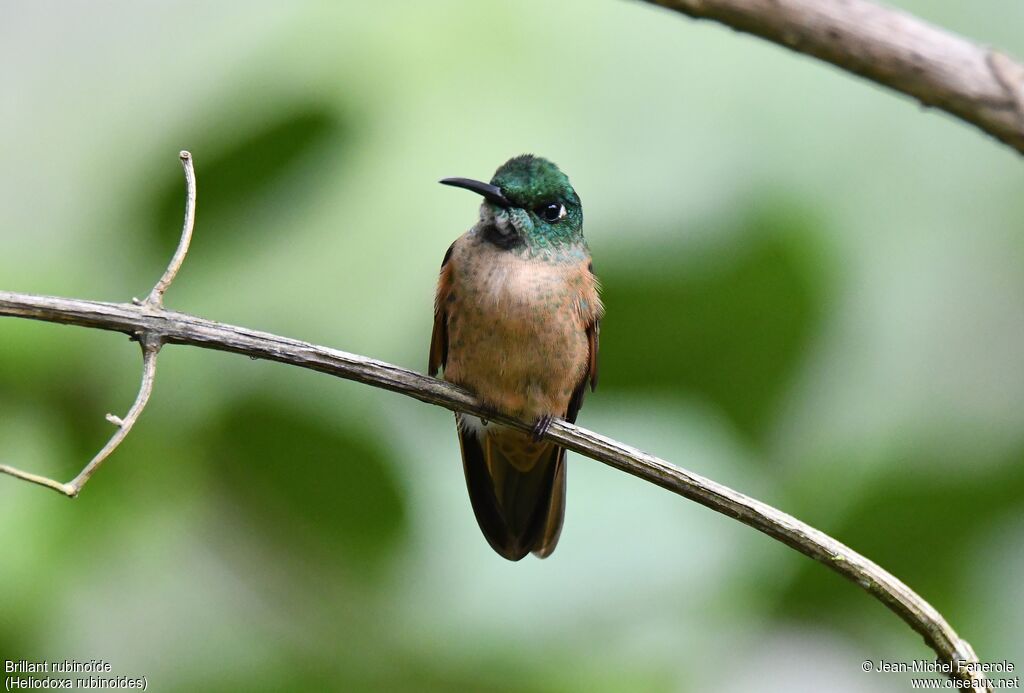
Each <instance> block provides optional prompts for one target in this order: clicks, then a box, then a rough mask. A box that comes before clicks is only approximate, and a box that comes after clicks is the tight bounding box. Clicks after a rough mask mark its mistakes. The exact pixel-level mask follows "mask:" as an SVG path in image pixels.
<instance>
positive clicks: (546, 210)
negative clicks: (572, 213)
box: [533, 202, 567, 224]
mask: <svg viewBox="0 0 1024 693" xmlns="http://www.w3.org/2000/svg"><path fill="white" fill-rule="evenodd" d="M533 211H534V213H535V214H536V215H537V216H538V217H540V218H541V219H543V220H544V221H547V222H550V223H552V224H553V223H555V222H557V221H561V220H562V219H564V218H565V215H566V214H567V212H566V211H565V205H563V204H560V203H558V202H548V203H547V204H543V205H541V206H540V207H538V208H537V209H535V210H533Z"/></svg>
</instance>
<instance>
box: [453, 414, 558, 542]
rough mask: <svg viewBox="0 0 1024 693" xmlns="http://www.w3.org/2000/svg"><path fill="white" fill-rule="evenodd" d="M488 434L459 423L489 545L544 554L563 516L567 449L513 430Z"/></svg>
mask: <svg viewBox="0 0 1024 693" xmlns="http://www.w3.org/2000/svg"><path fill="white" fill-rule="evenodd" d="M488 433H489V435H485V436H483V437H482V438H481V436H479V435H478V434H477V432H476V431H474V430H463V428H462V426H459V442H460V444H461V445H462V467H463V470H464V471H465V472H466V486H467V487H468V489H469V500H470V502H471V503H472V504H473V512H474V513H475V514H476V521H477V523H478V524H479V525H480V529H481V530H482V531H483V533H484V536H485V537H486V538H487V541H488V543H490V545H491V548H493V549H494V550H495V551H497V552H498V553H499V554H501V555H502V556H504V557H505V558H507V559H508V560H510V561H518V560H519V559H521V558H523V556H525V555H526V554H528V553H530V552H531V551H532V552H533V553H534V554H535V555H537V556H538V557H540V558H546V557H547V556H550V555H551V552H552V551H554V550H555V545H556V544H557V543H558V537H559V535H560V534H561V532H562V521H563V519H564V517H565V450H563V449H562V448H560V447H558V446H556V445H553V444H551V443H535V442H534V441H533V440H532V439H531V437H530V435H529V434H526V433H520V432H518V431H515V430H512V429H501V430H500V431H493V432H491V431H489V432H488ZM513 460H515V462H516V464H513Z"/></svg>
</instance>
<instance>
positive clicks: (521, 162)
mask: <svg viewBox="0 0 1024 693" xmlns="http://www.w3.org/2000/svg"><path fill="white" fill-rule="evenodd" d="M441 182H442V183H444V184H445V185H453V186H456V187H459V188H466V189H467V190H472V191H473V192H476V193H478V194H480V195H483V197H484V199H485V200H486V201H485V202H484V204H483V205H482V206H481V208H480V224H479V225H478V229H479V231H478V232H479V233H480V234H481V235H482V237H483V238H484V239H485V240H488V241H490V242H492V243H494V244H495V245H498V246H499V247H502V248H505V249H507V250H516V249H532V250H538V249H540V250H543V249H545V248H552V249H555V248H558V247H560V246H567V245H573V244H582V243H583V207H582V206H581V204H580V198H579V196H578V195H577V194H576V191H575V190H573V187H572V185H571V184H570V183H569V178H568V177H567V176H566V175H565V174H564V173H562V171H561V170H559V168H558V167H557V166H555V164H553V163H552V162H550V161H548V160H547V159H543V158H541V157H539V156H533V155H531V154H523V155H522V156H517V157H515V158H512V159H509V160H508V161H506V162H505V163H504V164H502V165H501V166H500V167H499V168H498V170H497V171H495V173H494V177H493V178H491V182H490V183H482V182H480V181H475V180H470V179H468V178H445V179H444V180H442V181H441Z"/></svg>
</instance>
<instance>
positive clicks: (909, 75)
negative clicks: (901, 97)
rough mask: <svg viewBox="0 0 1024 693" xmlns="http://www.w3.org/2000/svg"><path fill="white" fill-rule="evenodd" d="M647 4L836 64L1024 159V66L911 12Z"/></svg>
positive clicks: (757, 3) (727, 1) (763, 1)
mask: <svg viewBox="0 0 1024 693" xmlns="http://www.w3.org/2000/svg"><path fill="white" fill-rule="evenodd" d="M646 2H649V3H651V4H655V5H661V6H663V7H667V8H669V9H671V10H675V11H677V12H681V13H682V14H685V15H687V16H689V17H693V18H695V19H710V20H713V21H716V22H721V23H722V24H725V25H726V26H729V27H732V28H733V29H737V30H739V31H744V32H747V33H750V34H754V35H755V36H759V37H761V38H763V39H766V40H768V41H771V42H773V43H777V44H779V45H781V46H785V47H786V48H789V49H791V50H794V51H797V52H798V53H804V54H807V55H810V56H813V57H815V58H818V59H820V60H824V61H825V62H829V63H832V64H833V65H835V66H837V67H839V68H841V69H843V70H846V71H847V72H852V73H854V74H857V75H860V76H861V77H865V78H867V79H869V80H871V81H873V82H876V83H878V84H881V85H883V86H886V87H889V88H891V89H895V90H896V91H899V92H903V93H904V94H907V95H909V96H911V97H913V98H915V99H917V100H918V101H920V102H921V104H922V105H924V106H934V107H935V108H940V109H942V110H944V111H946V112H947V113H951V114H952V115H954V116H956V117H957V118H960V119H961V120H963V121H966V122H968V123H971V124H972V125H975V126H977V127H978V128H980V129H981V130H984V131H985V132H987V133H988V134H990V135H992V136H993V137H995V138H996V139H998V140H1000V141H1001V142H1004V143H1005V144H1007V145H1009V146H1010V147H1012V148H1014V149H1016V150H1017V151H1018V152H1024V100H1022V98H1021V96H1020V95H1021V94H1024V66H1022V65H1021V64H1020V63H1019V62H1014V61H1013V60H1011V59H1010V58H1009V57H1008V56H1007V55H1005V54H1004V53H999V52H996V51H992V50H990V49H988V48H986V47H983V46H979V45H977V44H975V43H972V42H971V41H969V40H967V39H965V38H963V37H961V36H957V35H956V34H954V33H952V32H949V31H946V30H945V29H941V28H939V27H937V26H935V25H933V24H929V23H928V22H925V21H923V20H921V19H918V18H917V17H914V16H913V15H911V14H908V13H906V12H902V11H900V10H897V9H894V8H891V7H885V6H883V5H878V4H876V3H874V2H870V1H869V0H646ZM993 58H994V60H993Z"/></svg>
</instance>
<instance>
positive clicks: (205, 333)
mask: <svg viewBox="0 0 1024 693" xmlns="http://www.w3.org/2000/svg"><path fill="white" fill-rule="evenodd" d="M0 316H11V317H19V318H30V319H34V320H43V321H46V322H54V323H61V324H66V325H79V326H82V327H90V328H96V329H102V330H112V331H115V332H124V333H125V334H128V335H136V334H144V335H153V336H154V337H155V338H157V339H159V340H160V341H161V342H163V343H165V344H188V345H191V346H197V347H202V348H204V349H216V350H220V351H229V352H233V353H236V354H244V355H246V356H249V357H252V358H258V359H266V360H268V361H277V362H279V363H286V364H289V365H293V366H299V367H300V368H308V369H310V370H314V371H319V372H321V373H327V374H330V375H333V376H337V377H339V378H344V379H346V380H354V381H356V382H360V383H364V384H366V385H370V386H373V387H378V388H382V389H385V390H390V391H392V392H398V393H401V394H403V395H407V396H409V397H412V398H414V399H418V400H420V401H421V402H427V403H429V404H435V405H438V406H441V407H444V408H446V409H450V410H452V411H460V412H466V413H469V414H475V415H477V416H483V417H486V418H488V419H490V420H493V421H497V422H499V423H502V424H506V425H509V426H514V427H516V428H519V429H521V430H524V431H529V430H531V424H530V423H525V422H522V421H517V420H514V419H509V418H507V417H504V416H500V415H498V414H496V413H495V412H493V411H490V410H488V409H486V408H485V407H483V406H482V405H481V404H480V402H478V401H477V400H476V398H474V397H473V396H472V395H471V394H470V393H468V392H466V391H465V390H462V389H461V388H459V387H456V386H455V385H452V384H451V383H447V382H445V381H443V380H437V379H435V378H430V377H427V376H425V375H422V374H420V373H416V372H414V371H411V370H408V369H405V368H401V367H399V366H394V365H391V364H389V363H385V362H383V361H377V360H375V359H371V358H367V357H365V356H359V355H357V354H350V353H347V352H344V351H338V350H337V349H330V348H327V347H322V346H316V345H314V344H309V343H307V342H302V341H299V340H296V339H290V338H288V337H282V336H278V335H274V334H268V333H265V332H258V331H255V330H251V329H248V328H245V327H237V326H234V325H227V324H224V323H219V322H214V321H212V320H205V319H203V318H199V317H196V316H193V315H187V314H185V313H176V312H173V311H169V310H151V309H147V308H146V307H144V306H136V305H132V304H126V303H101V302H96V301H83V300H79V299H70V298H56V297H52V296H32V295H28V294H16V293H10V292H5V291H0ZM545 437H546V438H548V439H550V440H552V441H554V442H556V443H558V444H559V445H561V446H563V447H566V448H568V449H570V450H573V451H575V452H578V453H579V454H581V455H584V456H586V457H589V458H591V459H594V460H597V461H599V462H604V463H605V464H607V465H609V466H612V467H615V468H616V469H619V470H622V471H624V472H627V473H629V474H632V475H633V476H636V477H639V478H641V479H643V480H645V481H649V482H651V483H653V484H657V485H658V486H661V487H662V488H665V489H668V490H669V491H672V492H673V493H676V494H679V495H681V496H683V497H685V498H689V499H690V500H693V501H696V502H698V503H700V504H701V505H704V506H706V507H708V508H711V509H712V510H714V511H716V512H719V513H722V514H724V515H728V516H729V517H732V518H735V519H737V520H739V521H740V522H742V523H744V524H746V525H749V526H750V527H753V528H755V529H757V530H759V531H761V532H763V533H765V534H767V535H768V536H770V537H772V538H774V539H777V540H778V541H781V542H782V543H784V544H786V545H787V546H790V547H792V548H794V549H796V550H797V551H799V552H801V553H803V554H805V555H807V556H810V557H811V558H813V559H815V560H816V561H819V562H820V563H823V564H825V565H826V566H828V567H829V568H831V569H832V570H834V571H836V572H837V573H839V574H840V575H842V576H843V577H845V578H847V579H849V580H851V581H853V582H855V583H856V584H858V585H859V586H860V587H861V588H862V589H864V590H866V591H867V592H868V593H869V594H871V595H872V596H874V597H875V598H876V599H878V600H879V601H881V602H882V603H883V604H885V605H886V606H887V607H889V608H890V609H891V610H892V611H894V612H895V613H896V614H897V615H899V616H900V618H902V619H903V620H904V621H906V622H907V623H908V624H910V626H911V627H912V628H913V629H914V630H916V631H917V632H919V633H920V634H921V635H922V636H924V639H925V641H926V642H927V643H928V645H929V646H930V647H931V648H932V649H933V650H934V651H935V653H936V654H937V655H938V656H939V657H940V658H941V659H942V660H943V661H945V662H949V663H955V662H958V661H960V662H976V661H977V656H976V655H975V654H974V651H973V650H972V649H971V646H970V645H969V644H968V643H967V642H966V641H964V640H962V639H961V638H960V637H959V636H958V635H957V634H956V632H955V631H954V630H953V628H952V627H951V626H950V625H949V624H948V623H947V622H946V621H945V619H943V617H942V616H941V614H939V612H938V611H936V610H935V609H934V608H933V607H932V606H931V605H930V604H928V603H927V602H926V601H925V600H924V599H922V598H921V597H920V596H918V595H917V594H916V593H915V592H914V591H913V590H911V589H910V588H909V587H907V586H906V585H905V584H903V583H902V582H901V581H900V580H898V579H897V578H896V577H894V576H893V575H891V574H889V573H888V572H886V571H885V570H884V569H882V568H881V567H879V566H878V565H876V564H875V563H873V562H871V561H870V560H868V559H867V558H865V557H863V556H861V555H860V554H858V553H857V552H856V551H854V550H853V549H850V548H849V547H847V546H845V545H844V544H842V543H840V542H838V541H836V540H835V539H832V538H831V537H829V536H828V535H827V534H825V533H823V532H821V531H819V530H817V529H815V528H813V527H811V526H810V525H807V524H805V523H803V522H801V521H800V520H798V519H796V518H795V517H793V516H791V515H788V514H786V513H784V512H782V511H780V510H776V509H775V508H773V507H771V506H769V505H767V504H765V503H762V502H760V501H758V500H755V499H754V498H750V497H749V496H745V495H743V494H742V493H739V492H738V491H734V490H732V489H730V488H728V487H726V486H723V485H721V484H719V483H716V482H714V481H712V480H710V479H707V478H705V477H702V476H700V475H698V474H694V473H693V472H689V471H686V470H684V469H680V468H679V467H676V466H673V465H672V464H670V463H668V462H666V461H665V460H663V459H661V458H658V457H655V456H653V455H649V454H647V453H644V452H641V451H639V450H637V449H636V448H632V447H630V446H628V445H625V444H624V443H620V442H618V441H615V440H612V439H610V438H606V437H604V436H602V435H599V434H597V433H594V432H592V431H588V430H587V429H585V428H581V427H579V426H574V425H572V424H570V423H568V422H566V421H563V420H560V419H555V420H554V421H553V422H552V424H551V428H550V429H549V430H548V433H547V434H546V435H545ZM22 478H24V477H22Z"/></svg>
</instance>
